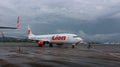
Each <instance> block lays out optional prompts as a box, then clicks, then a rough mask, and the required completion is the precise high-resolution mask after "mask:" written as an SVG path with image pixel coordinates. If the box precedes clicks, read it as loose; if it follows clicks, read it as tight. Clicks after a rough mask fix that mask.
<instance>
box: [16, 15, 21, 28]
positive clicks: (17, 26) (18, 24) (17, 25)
mask: <svg viewBox="0 0 120 67" xmlns="http://www.w3.org/2000/svg"><path fill="white" fill-rule="evenodd" d="M19 26H20V17H19V16H18V18H17V24H16V28H17V29H18V28H19Z"/></svg>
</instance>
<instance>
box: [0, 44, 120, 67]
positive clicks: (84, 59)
mask: <svg viewBox="0 0 120 67" xmlns="http://www.w3.org/2000/svg"><path fill="white" fill-rule="evenodd" d="M37 46H38V45H37V44H36V43H0V67H120V45H103V44H99V45H92V46H91V48H87V47H88V45H77V46H76V47H75V48H71V46H69V45H65V46H64V45H63V46H54V47H48V46H44V47H37Z"/></svg>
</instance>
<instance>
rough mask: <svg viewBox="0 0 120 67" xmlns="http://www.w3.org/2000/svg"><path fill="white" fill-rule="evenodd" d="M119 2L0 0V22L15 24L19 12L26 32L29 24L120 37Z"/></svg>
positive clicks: (97, 36)
mask: <svg viewBox="0 0 120 67" xmlns="http://www.w3.org/2000/svg"><path fill="white" fill-rule="evenodd" d="M119 3H120V0H109V1H108V0H52V1H51V0H0V25H1V26H14V25H15V22H16V18H17V16H20V18H21V27H20V30H19V32H26V30H27V27H26V25H27V24H30V26H31V27H32V29H33V32H35V33H39V32H38V31H40V33H44V34H45V33H46V32H47V33H50V32H58V33H61V32H72V33H77V31H79V30H83V31H85V32H87V34H86V33H85V32H80V33H81V35H82V36H83V37H84V38H86V39H87V38H88V39H91V40H92V39H93V40H94V39H100V40H107V39H112V37H117V36H118V37H119V33H120V32H119V29H120V27H119V26H120V23H119V21H120V20H119V19H120V9H119V8H120V4H119ZM7 32H18V31H13V30H11V31H7ZM117 33H118V34H117ZM14 34H15V33H13V35H14ZM15 35H17V34H15ZM21 35H26V33H23V34H21Z"/></svg>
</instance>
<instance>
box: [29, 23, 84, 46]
mask: <svg viewBox="0 0 120 67" xmlns="http://www.w3.org/2000/svg"><path fill="white" fill-rule="evenodd" d="M28 39H31V40H35V41H37V42H38V45H39V47H42V46H43V45H44V44H49V46H50V47H53V44H57V45H63V44H72V47H73V48H74V47H75V45H77V44H79V43H83V39H82V38H80V37H79V36H77V35H75V34H49V35H34V34H33V33H32V32H31V29H30V27H29V25H28Z"/></svg>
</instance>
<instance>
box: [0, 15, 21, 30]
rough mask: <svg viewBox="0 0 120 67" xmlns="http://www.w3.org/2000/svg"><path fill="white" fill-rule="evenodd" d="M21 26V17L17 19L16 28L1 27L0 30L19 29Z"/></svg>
mask: <svg viewBox="0 0 120 67" xmlns="http://www.w3.org/2000/svg"><path fill="white" fill-rule="evenodd" d="M19 26H20V17H19V16H18V18H17V23H16V27H8V26H0V29H18V28H19Z"/></svg>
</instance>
